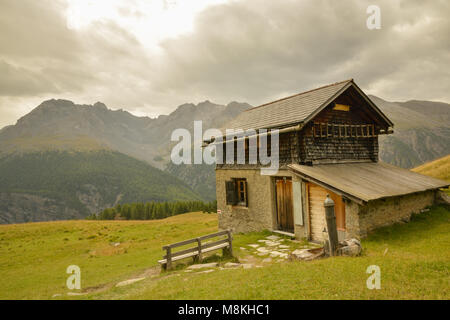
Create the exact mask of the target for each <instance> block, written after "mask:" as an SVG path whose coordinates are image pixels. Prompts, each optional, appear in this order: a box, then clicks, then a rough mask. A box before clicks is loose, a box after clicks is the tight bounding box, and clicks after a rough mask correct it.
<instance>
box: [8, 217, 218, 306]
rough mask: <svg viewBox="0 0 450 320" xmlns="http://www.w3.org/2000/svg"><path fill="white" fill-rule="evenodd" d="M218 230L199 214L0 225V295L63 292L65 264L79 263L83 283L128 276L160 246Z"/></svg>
mask: <svg viewBox="0 0 450 320" xmlns="http://www.w3.org/2000/svg"><path fill="white" fill-rule="evenodd" d="M216 230H217V217H216V215H212V214H203V213H190V214H184V215H181V216H175V217H171V218H168V219H165V220H154V221H62V222H45V223H29V224H21V225H1V226H0V274H1V275H2V281H0V299H49V298H51V297H52V296H53V295H54V294H64V293H66V292H67V291H68V290H67V288H66V284H65V283H66V279H67V277H68V276H69V275H67V274H66V268H67V267H68V266H69V265H78V266H79V267H80V268H81V285H82V287H83V288H89V287H95V286H100V285H103V284H107V283H113V282H117V281H121V280H126V279H128V277H130V276H132V275H134V274H138V273H140V272H142V271H143V270H145V269H146V268H148V267H150V266H155V265H157V260H158V259H161V256H162V249H161V247H162V246H163V245H165V244H168V243H172V242H177V241H180V240H182V239H189V238H192V237H195V236H198V235H199V234H200V235H201V234H205V233H211V232H215V231H216ZM113 242H120V243H121V244H120V246H118V247H114V246H113V245H111V243H113Z"/></svg>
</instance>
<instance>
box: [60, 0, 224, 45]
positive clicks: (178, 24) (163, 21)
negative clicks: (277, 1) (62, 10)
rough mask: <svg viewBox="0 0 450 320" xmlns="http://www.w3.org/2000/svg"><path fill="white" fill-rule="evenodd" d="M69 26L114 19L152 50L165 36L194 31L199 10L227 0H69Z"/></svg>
mask: <svg viewBox="0 0 450 320" xmlns="http://www.w3.org/2000/svg"><path fill="white" fill-rule="evenodd" d="M66 1H67V3H68V8H67V11H66V17H67V27H68V28H69V29H72V30H80V31H81V30H84V29H87V28H89V27H90V26H92V24H94V23H96V22H104V23H106V22H113V23H116V24H117V25H119V26H120V27H122V28H125V29H126V30H127V31H129V32H130V33H132V34H133V35H134V36H135V37H136V38H137V39H138V40H139V41H140V42H141V43H142V44H143V45H145V46H146V47H147V48H149V49H156V48H157V46H158V43H159V42H160V41H161V40H163V39H166V38H169V37H175V36H177V35H180V34H183V33H187V32H191V31H192V30H193V26H194V20H195V16H196V14H197V13H199V12H200V11H202V10H204V9H205V8H207V7H208V6H211V5H215V4H220V3H224V2H227V0H196V1H181V0H132V1H125V0H66Z"/></svg>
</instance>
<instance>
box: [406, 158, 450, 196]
mask: <svg viewBox="0 0 450 320" xmlns="http://www.w3.org/2000/svg"><path fill="white" fill-rule="evenodd" d="M412 171H414V172H418V173H421V174H424V175H426V176H430V177H434V178H438V179H442V180H445V181H449V182H450V154H449V155H447V156H445V157H443V158H439V159H437V160H434V161H430V162H427V163H424V164H423V165H421V166H418V167H416V168H414V169H412ZM445 191H446V192H447V193H448V194H449V195H450V188H447V189H446V190H445Z"/></svg>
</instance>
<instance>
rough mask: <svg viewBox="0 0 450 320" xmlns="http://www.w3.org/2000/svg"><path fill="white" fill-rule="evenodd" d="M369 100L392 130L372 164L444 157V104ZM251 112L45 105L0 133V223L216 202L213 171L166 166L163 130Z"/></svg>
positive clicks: (449, 116) (449, 122)
mask: <svg viewBox="0 0 450 320" xmlns="http://www.w3.org/2000/svg"><path fill="white" fill-rule="evenodd" d="M370 98H371V99H372V100H373V101H374V102H375V103H376V104H377V105H378V106H379V107H380V109H381V110H382V111H383V112H384V113H385V114H386V115H387V116H388V117H389V118H390V119H391V120H392V121H393V122H394V124H395V127H394V134H393V135H389V136H381V137H380V158H381V160H383V161H385V162H388V163H392V164H394V165H398V166H401V167H405V168H412V167H415V166H418V165H420V164H423V163H425V162H427V161H430V160H433V159H436V158H439V157H442V156H445V155H447V154H449V153H450V105H449V104H446V103H441V102H431V101H417V100H413V101H407V102H389V101H385V100H383V99H381V98H378V97H376V96H371V97H370ZM250 107H251V106H250V105H249V104H247V103H239V102H231V103H229V104H228V105H219V104H215V103H212V102H210V101H205V102H201V103H199V104H192V103H186V104H183V105H181V106H179V107H178V108H176V110H175V111H174V112H172V113H171V114H169V115H161V116H159V117H157V118H149V117H137V116H134V115H132V114H131V113H129V112H127V111H124V110H110V109H108V108H107V107H106V106H105V105H104V104H103V103H101V102H97V103H95V104H94V105H78V104H75V103H73V102H71V101H67V100H48V101H45V102H43V103H42V104H40V105H39V106H38V107H36V108H35V109H34V110H33V111H31V112H30V113H29V114H27V115H25V116H24V117H22V118H20V119H19V120H18V121H17V123H16V124H15V125H12V126H7V127H5V128H3V129H1V130H0V223H15V222H25V221H44V220H57V219H71V218H82V217H84V216H86V215H88V214H90V213H94V212H98V211H99V210H101V209H103V208H105V207H109V206H112V205H114V204H116V203H125V202H131V201H151V200H156V201H172V200H186V199H192V200H197V199H202V200H212V199H215V173H214V166H211V165H195V166H194V165H180V166H176V165H174V164H172V163H171V162H170V161H169V159H170V152H171V149H172V147H173V146H174V145H175V142H171V141H170V138H171V134H172V132H173V130H175V129H177V128H185V129H188V130H189V131H191V132H192V131H193V123H194V121H195V120H197V121H198V120H201V121H203V130H206V129H208V128H221V127H223V126H224V125H225V124H226V123H227V122H228V121H230V120H231V119H233V118H234V117H236V116H237V115H238V114H239V113H241V112H242V111H244V110H246V109H248V108H250ZM25 168H26V169H25ZM44 173H45V174H44Z"/></svg>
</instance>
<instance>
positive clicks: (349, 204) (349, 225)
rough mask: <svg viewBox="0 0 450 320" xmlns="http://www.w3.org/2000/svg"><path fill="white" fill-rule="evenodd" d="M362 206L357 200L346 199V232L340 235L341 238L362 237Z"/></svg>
mask: <svg viewBox="0 0 450 320" xmlns="http://www.w3.org/2000/svg"><path fill="white" fill-rule="evenodd" d="M360 208H361V206H360V205H359V204H357V203H356V202H353V201H350V200H345V228H346V230H345V232H343V234H342V235H340V237H339V240H345V239H350V238H356V239H359V238H360V227H359V211H360Z"/></svg>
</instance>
